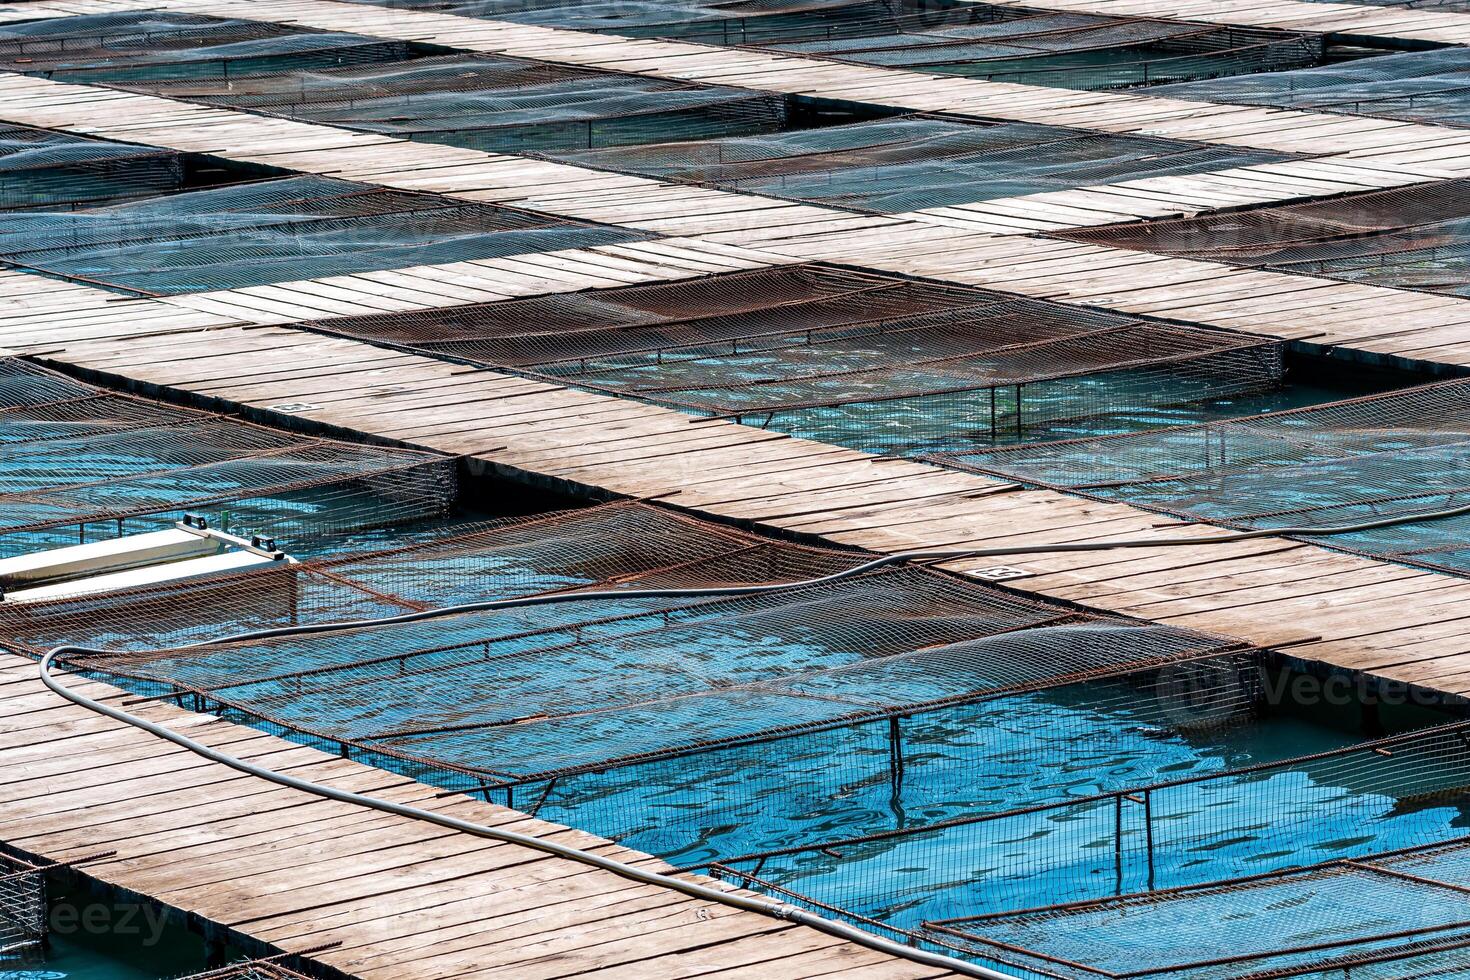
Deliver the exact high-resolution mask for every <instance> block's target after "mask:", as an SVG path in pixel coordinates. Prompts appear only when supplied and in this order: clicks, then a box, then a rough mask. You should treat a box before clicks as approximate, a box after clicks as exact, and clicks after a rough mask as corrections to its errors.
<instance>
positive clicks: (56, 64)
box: [0, 10, 415, 83]
mask: <svg viewBox="0 0 1470 980" xmlns="http://www.w3.org/2000/svg"><path fill="white" fill-rule="evenodd" d="M414 51H415V49H414V47H413V46H412V45H411V44H410V43H409V42H406V41H397V40H383V39H380V38H370V37H362V36H360V35H356V34H341V33H324V32H313V31H307V30H303V29H299V28H295V27H288V26H285V25H282V24H271V23H266V22H263V21H253V20H237V19H226V18H218V17H203V16H197V15H194V14H186V13H177V12H172V11H153V10H149V11H129V12H123V13H111V14H95V15H84V16H76V17H52V18H46V19H43V20H29V21H21V22H18V23H12V24H0V68H3V69H5V70H7V71H15V72H23V73H26V74H31V75H42V76H45V77H49V78H56V79H58V80H62V81H68V82H82V83H108V82H135V81H139V80H142V79H179V78H223V77H228V76H231V75H235V74H250V73H258V72H269V71H280V70H284V69H287V68H293V69H297V70H304V69H311V68H334V67H340V66H342V65H350V64H362V63H371V62H379V61H399V60H402V59H404V58H408V57H411V56H412V55H413V53H414Z"/></svg>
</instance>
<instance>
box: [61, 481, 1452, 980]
mask: <svg viewBox="0 0 1470 980" xmlns="http://www.w3.org/2000/svg"><path fill="white" fill-rule="evenodd" d="M1465 514H1470V504H1467V505H1465V506H1461V507H1454V508H1449V509H1446V510H1441V511H1434V512H1432V513H1428V514H1417V515H1405V516H1400V517H1389V518H1383V519H1380V520H1375V521H1368V522H1365V523H1361V524H1350V525H1340V526H1337V527H1318V528H1313V527H1306V528H1265V529H1260V530H1253V531H1235V532H1231V533H1228V534H1223V535H1217V536H1214V537H1207V538H1159V539H1141V538H1135V539H1125V540H1119V541H1100V542H1091V543H1082V544H1052V545H1031V546H1016V547H1007V548H972V549H967V550H952V551H943V550H936V551H906V552H898V553H895V554H891V555H885V556H882V557H879V558H875V559H873V560H871V561H867V562H863V563H862V564H860V565H856V566H854V567H852V568H849V569H845V570H843V571H840V572H835V573H833V574H831V575H824V576H821V577H819V578H813V579H807V580H805V581H801V582H779V583H774V584H768V585H744V586H728V587H720V588H703V589H626V590H624V589H612V590H601V591H596V592H559V593H556V594H554V595H540V596H534V595H533V596H523V597H520V598H515V599H492V600H487V601H483V602H471V603H463V604H460V605H456V606H445V607H442V608H438V609H428V610H424V611H422V612H414V613H407V614H405V615H402V616H390V617H386V618H382V619H368V620H355V621H347V622H337V623H317V624H311V625H305V626H287V627H280V628H276V629H263V630H252V631H249V632H245V633H237V634H234V635H232V636H225V637H217V638H214V639H209V640H200V641H197V642H195V643H191V644H187V645H185V646H183V647H178V648H173V649H185V650H187V649H191V648H196V647H202V646H213V645H216V644H221V643H241V642H247V641H254V640H264V639H270V638H273V637H281V636H306V635H310V634H316V633H328V632H337V631H340V630H348V629H359V628H367V627H381V626H391V625H396V624H401V623H412V622H419V621H422V620H427V619H436V618H440V617H444V616H452V615H458V614H461V613H466V612H481V611H487V610H495V609H515V608H523V607H526V606H544V605H559V604H561V603H566V602H584V601H588V600H596V599H620V600H628V599H649V598H661V599H662V598H669V599H672V598H698V597H715V596H742V595H758V594H761V593H766V592H775V591H779V590H786V589H804V588H811V587H813V586H819V585H825V584H828V583H832V582H839V581H842V580H844V579H849V578H853V577H855V576H858V575H863V574H866V573H868V572H871V571H875V570H877V569H880V568H885V567H887V566H889V565H895V564H899V563H901V562H908V561H913V562H933V561H957V560H961V559H966V558H1002V557H1009V556H1014V555H1037V554H1060V553H1069V552H1089V551H1114V550H1120V549H1127V548H1168V547H1183V546H1194V545H1202V544H1223V543H1227V542H1232V541H1249V540H1253V539H1256V538H1266V537H1281V536H1285V535H1299V536H1313V537H1316V536H1324V537H1325V536H1331V535H1337V534H1352V533H1356V532H1360V531H1370V530H1374V529H1377V528H1382V527H1391V526H1394V525H1398V524H1409V523H1416V522H1419V521H1429V520H1442V519H1445V518H1449V517H1459V516H1462V515H1465ZM138 652H139V651H122V650H105V649H98V648H95V647H83V646H71V645H67V646H59V647H57V648H56V649H54V650H51V651H50V652H49V653H47V654H46V655H45V656H44V657H42V658H41V664H40V676H41V682H42V683H43V684H45V685H46V687H47V688H49V689H50V690H51V691H53V692H55V693H56V694H58V695H60V696H61V697H63V698H65V699H66V700H68V701H70V702H72V703H73V704H77V705H80V706H81V707H83V708H86V709H88V710H89V711H94V712H96V713H97V714H100V715H105V716H107V717H109V718H112V719H114V720H116V721H120V722H122V723H123V724H126V725H131V726H132V727H134V728H138V729H141V730H143V731H145V732H148V733H149V734H151V735H155V736H157V737H158V738H161V739H164V740H166V741H168V742H172V743H173V744H174V745H177V746H179V747H180V748H184V749H187V750H189V751H190V752H193V753H194V754H196V755H199V756H202V757H204V758H206V759H209V760H210V761H212V762H217V763H219V764H220V765H223V766H228V767H229V768H231V769H234V770H236V771H238V772H243V773H246V774H247V775H251V776H256V777H259V778H261V779H264V780H267V781H269V782H272V783H275V784H277V785H279V786H285V787H288V788H290V789H295V790H300V791H301V792H304V793H310V794H312V795H314V796H320V797H323V798H325V799H329V800H337V801H339V802H342V803H351V804H354V805H356V806H363V807H368V808H371V809H374V810H379V811H382V812H383V813H391V814H394V815H396V816H401V817H407V818H409V819H411V820H418V821H422V822H425V823H431V824H435V825H437V826H440V827H444V828H447V829H449V830H455V831H459V832H461V833H466V834H471V835H473V836H476V837H483V838H486V839H489V840H496V841H501V842H503V843H507V844H515V845H518V846H521V847H527V848H532V849H534V850H537V851H541V852H543V853H546V854H550V855H553V856H555V857H560V858H566V859H567V860H570V861H576V862H579V863H581V864H585V865H589V866H591V867H594V868H598V869H600V870H603V871H608V872H611V873H612V874H615V875H618V876H619V877H622V878H626V879H628V880H630V881H636V882H639V883H640V884H648V885H656V886H659V887H663V888H669V889H672V890H674V891H677V892H679V893H681V894H684V895H688V896H689V897H691V898H697V899H700V900H703V901H708V902H717V903H719V904H721V905H727V906H730V907H732V908H736V909H740V910H742V911H746V912H754V913H757V914H760V915H766V916H771V917H773V918H777V919H782V920H785V921H787V922H794V923H797V924H799V925H804V926H809V927H811V928H813V929H817V930H820V931H822V932H825V933H827V934H829V935H832V936H837V937H839V938H841V939H845V940H847V941H848V942H852V943H855V944H857V945H860V946H865V947H867V948H869V949H873V950H877V951H878V952H882V953H887V954H889V955H892V956H897V957H902V958H904V959H908V960H912V961H914V962H917V963H923V964H925V965H928V966H934V967H939V968H942V969H946V970H950V971H953V972H955V973H958V974H962V975H964V976H970V977H979V978H982V980H1014V978H1013V977H1010V976H1008V975H1007V974H1004V973H1000V972H998V971H996V970H991V969H989V968H987V967H983V966H979V965H977V964H974V963H966V962H964V961H963V960H958V959H955V958H954V957H951V956H945V955H943V954H940V953H932V952H929V951H927V950H923V949H918V948H915V947H912V946H906V945H904V944H902V943H898V942H895V941H893V940H891V939H886V938H884V937H882V936H878V935H875V934H873V933H871V932H868V931H866V930H864V929H859V928H857V927H855V926H850V925H847V924H845V923H842V922H836V921H834V920H832V919H827V918H824V917H822V916H819V915H816V914H814V913H811V912H808V911H806V910H804V909H800V908H797V907H796V906H793V905H789V904H786V903H783V902H773V901H768V900H766V899H761V898H754V897H751V896H747V895H742V894H737V893H733V892H726V891H721V890H720V889H717V888H712V887H710V886H708V885H704V884H700V883H699V882H695V881H686V880H684V879H682V878H677V877H672V876H669V875H665V874H661V873H659V872H656V871H648V870H645V869H643V868H639V867H636V866H634V865H630V864H626V863H624V862H622V861H617V860H614V859H613V858H609V857H603V856H601V855H599V854H593V853H591V852H588V851H583V850H579V849H577V848H575V847H570V846H568V845H565V844H557V843H555V842H553V841H548V840H543V839H541V838H539V837H532V836H529V835H526V834H518V833H515V832H514V831H509V830H502V829H499V828H495V827H487V826H484V825H482V824H477V823H471V822H470V821H467V820H460V819H458V818H455V817H449V816H445V815H444V814H441V813H434V812H433V811H430V810H421V809H419V808H417V807H412V806H407V805H404V804H402V803H394V802H392V801H390V800H383V799H379V798H377V797H374V796H369V795H366V794H363V793H353V792H349V791H347V790H342V789H337V788H336V787H332V786H324V785H321V784H320V783H315V782H312V781H311V780H307V779H301V778H299V777H296V776H291V775H287V774H285V773H282V772H277V771H275V770H273V769H267V768H265V767H263V766H257V765H255V764H253V763H250V762H246V761H245V760H243V759H240V758H237V757H235V756H232V755H229V754H227V753H224V752H220V751H218V750H216V749H213V748H211V747H209V746H207V745H204V744H202V743H200V742H196V741H195V740H193V739H191V738H189V737H187V736H185V735H181V734H179V733H178V732H176V731H174V730H172V729H170V728H166V727H164V726H163V725H159V724H157V723H155V722H151V721H148V720H147V719H145V718H140V717H138V716H137V715H134V714H131V713H130V712H127V711H123V710H122V709H120V708H114V707H112V706H110V705H106V704H103V703H101V702H100V701H97V700H95V699H93V698H90V697H87V696H86V695H84V694H79V693H77V692H76V691H73V690H71V689H69V688H67V687H66V686H65V685H63V684H61V683H60V682H59V681H58V680H57V679H56V677H55V676H54V675H53V674H52V667H53V666H54V665H55V664H56V663H57V662H58V661H60V660H62V659H63V658H65V657H67V656H70V655H72V654H84V655H87V656H94V657H108V656H129V655H136V654H137V653H138Z"/></svg>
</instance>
